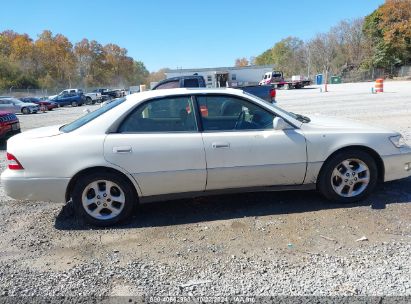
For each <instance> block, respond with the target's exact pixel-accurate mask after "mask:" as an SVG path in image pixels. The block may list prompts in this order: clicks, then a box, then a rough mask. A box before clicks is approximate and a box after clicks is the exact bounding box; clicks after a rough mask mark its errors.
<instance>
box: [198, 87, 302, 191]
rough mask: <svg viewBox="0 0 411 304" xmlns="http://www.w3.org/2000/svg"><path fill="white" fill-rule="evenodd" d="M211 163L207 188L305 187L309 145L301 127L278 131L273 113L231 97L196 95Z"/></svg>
mask: <svg viewBox="0 0 411 304" xmlns="http://www.w3.org/2000/svg"><path fill="white" fill-rule="evenodd" d="M196 99H197V102H198V104H199V107H200V109H201V108H206V109H207V112H205V111H201V122H202V127H203V129H204V131H203V140H204V147H205V151H206V160H207V172H208V178H207V190H214V189H224V188H243V187H258V186H272V185H296V184H297V185H298V184H302V183H303V180H304V176H305V171H306V143H305V138H304V136H303V135H302V134H301V133H300V131H299V130H298V129H295V128H293V127H291V126H290V128H289V129H288V130H274V129H273V119H274V117H275V114H274V113H271V112H269V111H267V110H266V109H264V108H261V107H260V106H258V105H256V104H253V103H252V102H251V101H248V100H245V99H242V98H239V97H235V96H230V95H201V96H197V97H196Z"/></svg>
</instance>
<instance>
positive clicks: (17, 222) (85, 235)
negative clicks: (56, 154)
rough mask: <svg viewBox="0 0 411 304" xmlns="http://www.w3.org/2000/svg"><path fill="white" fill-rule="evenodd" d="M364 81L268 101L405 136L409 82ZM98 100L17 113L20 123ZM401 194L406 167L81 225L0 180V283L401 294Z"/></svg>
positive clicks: (26, 287) (409, 123) (405, 233)
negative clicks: (364, 194)
mask: <svg viewBox="0 0 411 304" xmlns="http://www.w3.org/2000/svg"><path fill="white" fill-rule="evenodd" d="M372 86H373V83H358V84H341V85H330V86H329V92H327V93H325V92H320V88H319V87H316V86H313V87H311V88H306V89H301V90H289V91H286V90H279V91H278V93H277V101H278V105H279V106H281V107H283V108H284V109H286V110H290V111H292V112H296V113H300V114H304V115H307V116H313V115H327V116H335V117H338V118H348V119H351V120H355V121H361V122H365V123H369V124H373V125H377V126H383V127H387V128H390V129H394V130H397V131H400V132H401V133H402V134H403V135H404V136H405V138H406V140H407V142H408V144H411V82H405V81H403V82H400V81H398V82H386V83H385V92H384V93H382V94H372V93H371V87H372ZM96 107H98V106H83V107H76V108H71V107H67V108H59V109H55V110H53V111H50V112H47V113H39V114H33V115H19V119H20V122H21V126H22V130H23V131H24V130H29V129H32V128H35V127H41V126H49V125H55V124H63V123H66V122H69V121H71V120H73V119H75V118H76V117H79V116H80V115H82V114H83V111H84V110H85V109H86V108H90V109H91V110H93V109H95V108H96ZM5 153H6V151H5V146H4V145H3V147H2V151H1V152H0V164H1V170H4V168H5V166H6V162H5ZM410 202H411V178H408V179H404V180H400V181H395V182H389V183H386V184H383V185H380V186H379V187H378V189H377V190H376V191H375V193H374V194H373V195H371V196H370V197H369V198H368V199H366V200H365V201H362V202H359V203H355V204H350V205H340V204H335V203H330V202H328V201H326V200H325V199H323V198H322V197H321V196H320V195H319V194H318V193H317V192H316V191H291V192H269V193H247V194H240V195H224V196H212V197H207V198H196V199H187V200H176V201H167V202H161V203H152V204H147V205H142V206H140V207H139V208H137V209H136V211H135V214H134V216H133V217H132V219H131V220H129V221H127V222H126V223H124V224H123V225H121V226H118V227H115V228H111V229H91V228H90V227H86V226H83V225H82V224H81V223H80V222H78V221H77V220H76V218H75V217H74V215H73V211H72V208H71V206H70V205H66V206H64V205H63V204H54V203H47V202H32V201H30V202H20V201H14V200H11V199H9V198H7V197H6V196H5V195H4V191H3V189H2V187H1V186H0V295H3V296H4V295H9V296H11V295H25V296H27V295H37V296H50V295H53V296H61V295H66V296H78V295H92V296H110V295H126V296H131V295H134V296H135V295H143V294H145V295H188V296H199V295H204V296H210V295H214V296H233V295H248V296H256V295H317V296H324V295H330V296H335V295H345V296H347V295H348V296H351V295H366V296H411V221H410V219H411V203H410Z"/></svg>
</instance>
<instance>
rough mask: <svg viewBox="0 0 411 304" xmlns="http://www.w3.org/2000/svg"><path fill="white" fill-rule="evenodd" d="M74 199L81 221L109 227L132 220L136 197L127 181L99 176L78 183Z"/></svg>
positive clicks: (107, 173) (116, 177)
mask: <svg viewBox="0 0 411 304" xmlns="http://www.w3.org/2000/svg"><path fill="white" fill-rule="evenodd" d="M72 199H73V203H74V206H75V209H76V213H77V214H78V215H79V216H80V217H81V218H83V219H84V220H85V221H86V222H88V223H90V224H92V225H96V226H102V227H105V226H111V225H113V224H115V223H118V222H120V221H122V220H124V219H126V218H127V217H129V216H130V215H131V212H132V210H133V206H134V204H135V200H136V197H135V195H134V192H133V191H132V185H131V184H130V182H129V181H128V180H127V179H126V178H124V177H122V176H120V175H117V174H114V173H110V172H106V173H103V172H101V173H99V172H96V173H93V174H89V175H87V176H83V177H81V178H80V179H79V180H78V181H77V183H76V185H75V186H74V189H73V194H72Z"/></svg>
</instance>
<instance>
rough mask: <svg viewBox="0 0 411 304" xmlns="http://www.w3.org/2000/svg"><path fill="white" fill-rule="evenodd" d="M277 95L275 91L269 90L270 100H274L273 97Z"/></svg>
mask: <svg viewBox="0 0 411 304" xmlns="http://www.w3.org/2000/svg"><path fill="white" fill-rule="evenodd" d="M276 95H277V91H276V90H275V89H271V90H270V96H271V98H275V96H276Z"/></svg>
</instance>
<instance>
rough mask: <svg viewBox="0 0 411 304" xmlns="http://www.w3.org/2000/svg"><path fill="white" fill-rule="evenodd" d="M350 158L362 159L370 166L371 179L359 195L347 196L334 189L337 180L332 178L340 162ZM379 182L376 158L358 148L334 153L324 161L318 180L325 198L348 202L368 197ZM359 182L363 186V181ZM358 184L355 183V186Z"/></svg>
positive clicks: (369, 176)
mask: <svg viewBox="0 0 411 304" xmlns="http://www.w3.org/2000/svg"><path fill="white" fill-rule="evenodd" d="M349 159H356V160H359V161H362V162H363V163H364V164H365V165H366V166H367V167H368V173H367V175H368V174H369V175H368V178H369V181H368V184H367V185H366V186H364V190H362V192H360V193H359V194H358V195H354V196H350V197H346V196H343V195H340V194H339V193H337V192H336V191H335V190H334V186H335V185H334V186H333V183H334V182H335V180H332V174H333V172H334V169H335V168H337V167H338V166H339V164H341V163H342V162H343V161H345V160H349ZM354 164H355V162H354ZM350 178H351V176H350ZM337 179H338V178H337ZM347 181H348V179H347ZM337 182H338V181H337ZM341 182H342V180H341ZM377 182H378V168H377V164H376V161H375V159H374V158H373V157H372V156H371V155H370V154H368V153H367V152H365V151H362V150H358V149H352V150H343V151H340V152H337V153H336V154H335V155H333V156H332V157H331V158H330V159H328V160H327V161H326V162H325V163H324V165H323V167H322V168H321V171H320V174H319V178H318V181H317V188H318V190H319V191H320V193H321V194H322V195H323V196H324V197H325V198H327V199H329V200H332V201H337V202H340V203H347V204H348V203H353V202H357V201H360V200H362V199H364V198H366V197H367V196H368V195H370V194H371V192H372V191H373V190H374V188H375V186H376V184H377ZM354 183H356V182H354ZM359 184H360V187H361V183H359ZM356 185H357V184H355V186H356ZM347 187H349V186H347ZM344 194H345V193H344Z"/></svg>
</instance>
